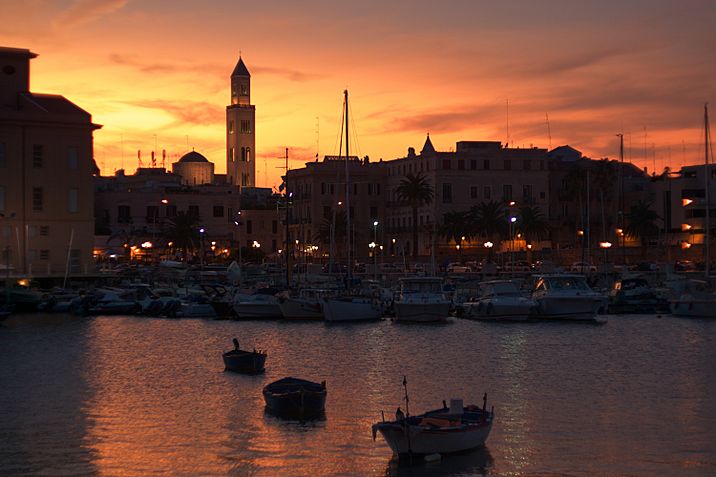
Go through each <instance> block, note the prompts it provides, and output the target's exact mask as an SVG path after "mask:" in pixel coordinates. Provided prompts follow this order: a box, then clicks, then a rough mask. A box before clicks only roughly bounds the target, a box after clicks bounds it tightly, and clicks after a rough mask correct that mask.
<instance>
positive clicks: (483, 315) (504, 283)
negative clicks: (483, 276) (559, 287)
mask: <svg viewBox="0 0 716 477" xmlns="http://www.w3.org/2000/svg"><path fill="white" fill-rule="evenodd" d="M535 307H536V303H535V301H534V300H533V299H531V298H529V297H527V296H525V294H524V293H523V292H522V291H521V290H520V289H519V288H517V285H516V284H515V283H514V282H512V281H510V280H490V281H486V282H482V283H480V286H479V288H478V296H477V297H476V298H475V299H472V300H469V301H466V302H464V303H463V304H462V309H463V312H462V317H463V318H469V319H473V320H495V321H526V320H527V319H529V317H530V315H531V314H532V313H533V312H534V309H535Z"/></svg>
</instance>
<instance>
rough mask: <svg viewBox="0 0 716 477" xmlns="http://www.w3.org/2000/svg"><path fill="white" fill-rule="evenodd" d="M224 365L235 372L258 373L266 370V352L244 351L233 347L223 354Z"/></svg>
mask: <svg viewBox="0 0 716 477" xmlns="http://www.w3.org/2000/svg"><path fill="white" fill-rule="evenodd" d="M222 358H224V366H225V367H226V369H227V370H228V371H233V372H235V373H245V374H257V373H262V372H264V370H265V368H264V364H265V363H266V353H265V352H263V351H244V350H241V349H232V350H231V351H227V352H226V353H224V354H223V355H222Z"/></svg>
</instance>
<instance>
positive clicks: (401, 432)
mask: <svg viewBox="0 0 716 477" xmlns="http://www.w3.org/2000/svg"><path fill="white" fill-rule="evenodd" d="M376 427H377V430H378V432H380V434H381V435H382V436H383V439H385V442H386V443H387V444H388V446H390V448H391V449H392V450H393V453H394V454H396V455H398V456H400V457H406V456H409V455H413V456H423V455H428V454H454V453H458V452H465V451H468V450H471V449H477V448H480V447H483V446H484V445H485V442H486V441H487V438H488V436H489V435H490V430H491V428H492V422H491V421H487V422H484V423H481V424H476V425H467V426H464V425H459V426H454V427H447V428H429V427H427V426H415V425H411V426H409V428H410V429H409V434H410V439H408V432H406V430H407V427H408V426H405V425H400V424H398V423H384V424H377V425H376Z"/></svg>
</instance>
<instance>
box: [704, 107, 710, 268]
mask: <svg viewBox="0 0 716 477" xmlns="http://www.w3.org/2000/svg"><path fill="white" fill-rule="evenodd" d="M704 161H705V165H706V167H705V171H704V172H705V173H704V176H705V177H706V178H705V179H704V182H705V192H706V194H705V195H706V227H705V235H704V262H705V263H704V270H705V271H706V279H707V280H708V278H709V268H710V262H711V257H710V250H709V248H710V247H709V245H710V240H709V235H710V233H709V229H710V228H711V224H710V218H711V217H710V212H711V211H710V210H709V209H710V208H711V202H710V201H709V182H711V180H710V179H711V177H710V176H711V168H710V167H709V104H708V103H706V104H704Z"/></svg>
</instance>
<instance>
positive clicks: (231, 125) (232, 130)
mask: <svg viewBox="0 0 716 477" xmlns="http://www.w3.org/2000/svg"><path fill="white" fill-rule="evenodd" d="M229 134H234V121H233V119H232V120H231V121H229Z"/></svg>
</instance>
